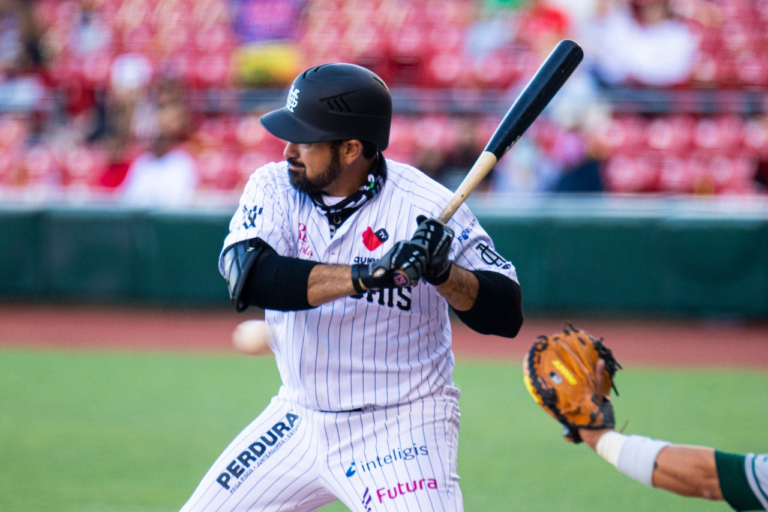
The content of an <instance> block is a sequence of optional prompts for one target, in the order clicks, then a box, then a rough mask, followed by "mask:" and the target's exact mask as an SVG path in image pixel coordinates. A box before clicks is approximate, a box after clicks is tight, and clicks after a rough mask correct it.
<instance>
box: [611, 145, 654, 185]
mask: <svg viewBox="0 0 768 512" xmlns="http://www.w3.org/2000/svg"><path fill="white" fill-rule="evenodd" d="M657 177H658V163H657V161H656V159H655V158H653V157H652V156H650V155H648V154H645V155H643V154H641V155H630V154H617V155H614V156H613V157H611V158H610V159H608V161H607V162H606V164H605V166H604V168H603V178H604V181H605V183H606V186H607V188H608V190H609V191H611V192H619V193H637V192H649V191H653V190H654V188H655V187H656V184H657Z"/></svg>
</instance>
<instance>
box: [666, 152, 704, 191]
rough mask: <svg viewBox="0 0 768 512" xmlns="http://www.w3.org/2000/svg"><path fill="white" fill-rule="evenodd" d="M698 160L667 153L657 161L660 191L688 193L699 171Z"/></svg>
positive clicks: (691, 189)
mask: <svg viewBox="0 0 768 512" xmlns="http://www.w3.org/2000/svg"><path fill="white" fill-rule="evenodd" d="M699 167H700V162H699V160H693V159H691V158H685V157H680V156H676V155H668V156H665V157H663V158H662V159H661V161H660V162H659V175H658V188H659V190H660V191H662V192H671V193H675V194H688V193H690V192H692V191H693V186H694V183H695V182H696V178H697V176H698V175H699V174H700V172H699V171H698V170H697V169H698V168H699Z"/></svg>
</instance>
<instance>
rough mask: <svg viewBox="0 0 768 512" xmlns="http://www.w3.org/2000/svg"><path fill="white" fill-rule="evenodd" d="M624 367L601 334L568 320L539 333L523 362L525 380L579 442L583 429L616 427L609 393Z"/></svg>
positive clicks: (567, 433) (565, 432) (566, 434)
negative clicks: (557, 329) (562, 325)
mask: <svg viewBox="0 0 768 512" xmlns="http://www.w3.org/2000/svg"><path fill="white" fill-rule="evenodd" d="M601 361H602V363H600V364H598V363H599V362H601ZM620 368H621V365H620V364H619V363H618V362H617V361H616V359H615V358H614V357H613V354H612V353H611V350H610V349H609V348H608V347H606V346H605V345H603V341H602V339H600V340H598V339H595V338H593V337H592V336H591V335H590V334H589V333H587V332H585V331H580V330H579V329H577V328H575V327H574V326H573V325H571V324H566V325H565V328H564V329H563V331H562V332H559V333H557V334H552V335H551V336H539V339H538V340H537V341H536V342H535V343H534V344H533V346H532V347H531V349H530V350H529V351H528V355H527V357H526V358H525V360H524V361H523V373H524V376H523V379H524V381H525V387H526V388H527V389H528V392H529V393H530V394H531V396H532V397H533V399H534V400H536V402H537V403H538V404H539V405H541V407H542V408H543V409H544V410H545V411H547V413H549V415H550V416H552V417H553V418H555V419H556V420H557V421H559V422H560V423H562V424H563V437H565V439H566V440H567V441H571V442H573V443H580V442H581V437H580V436H579V429H580V428H581V429H588V430H599V429H604V428H613V427H614V426H615V423H616V421H615V419H614V415H613V406H612V405H611V402H610V400H609V399H608V396H609V395H610V392H611V388H613V390H614V391H616V386H615V385H614V383H613V377H614V375H615V374H616V371H617V370H618V369H620ZM617 394H618V391H617Z"/></svg>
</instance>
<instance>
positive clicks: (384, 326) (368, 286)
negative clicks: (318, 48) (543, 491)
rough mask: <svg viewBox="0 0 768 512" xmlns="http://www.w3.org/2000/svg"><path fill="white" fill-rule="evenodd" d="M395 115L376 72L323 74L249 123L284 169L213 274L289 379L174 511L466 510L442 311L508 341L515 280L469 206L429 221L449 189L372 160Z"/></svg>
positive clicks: (308, 76)
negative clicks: (257, 316) (260, 316)
mask: <svg viewBox="0 0 768 512" xmlns="http://www.w3.org/2000/svg"><path fill="white" fill-rule="evenodd" d="M391 116H392V101H391V97H390V93H389V90H388V89H387V86H386V85H385V84H384V82H383V81H382V80H381V79H380V78H379V77H378V76H376V75H375V74H373V73H372V72H370V71H368V70H366V69H364V68H361V67H359V66H354V65H351V64H327V65H323V66H318V67H314V68H311V69H309V70H307V71H305V72H304V73H302V74H301V75H299V76H298V77H297V78H296V80H295V81H294V82H293V86H292V87H291V89H290V91H289V93H288V97H287V101H286V105H285V107H284V108H281V109H279V110H276V111H274V112H270V113H268V114H266V115H264V116H263V117H262V118H261V123H262V124H263V125H264V127H265V128H266V129H267V130H268V131H269V132H270V133H272V134H273V135H275V136H277V137H279V138H280V139H283V140H285V141H287V144H286V147H285V151H284V156H285V159H286V161H284V162H280V163H270V164H267V165H265V166H264V167H262V168H260V169H258V170H257V171H256V172H254V173H253V175H252V176H251V178H250V180H249V182H248V184H247V185H246V187H245V191H244V192H243V195H242V198H241V200H240V205H239V207H238V209H237V211H236V212H235V215H234V217H233V218H232V222H231V224H230V233H229V235H228V236H227V238H226V240H225V241H224V248H223V251H222V255H221V258H220V261H219V269H220V271H221V273H222V274H223V275H224V276H225V277H226V279H227V282H228V285H229V289H230V295H231V297H232V300H233V302H234V303H235V305H236V307H237V309H238V310H239V311H242V310H244V309H245V308H247V307H248V306H249V305H254V306H258V307H261V308H264V309H265V310H266V320H267V322H268V323H269V327H270V330H271V332H272V335H273V338H272V340H271V342H270V348H271V349H272V351H273V352H274V353H275V358H276V362H277V366H278V368H279V370H280V376H281V378H282V383H283V384H282V387H281V388H280V391H279V393H278V395H277V396H276V397H275V398H273V399H272V402H271V404H270V405H269V406H268V407H267V408H266V409H265V410H264V411H263V412H262V413H261V414H259V416H258V417H257V418H256V419H255V420H254V421H253V422H252V423H251V424H250V425H248V426H247V427H246V428H245V429H244V430H243V431H242V432H241V433H240V434H239V435H238V436H237V437H236V438H235V440H234V441H232V443H231V444H230V445H229V446H228V447H227V448H226V449H225V450H224V451H223V452H222V454H221V456H220V457H219V458H218V460H216V462H214V463H213V466H211V468H210V470H209V471H208V473H207V474H206V475H205V476H204V477H203V479H202V481H201V482H200V484H199V485H198V487H197V489H196V490H195V492H194V494H192V497H191V498H190V499H189V501H188V502H187V504H186V505H185V506H184V508H183V510H190V511H191V510H258V511H277V510H297V511H303V510H316V509H318V508H320V507H322V506H323V505H326V504H328V503H330V502H332V501H334V500H337V499H338V500H341V501H342V502H343V503H344V504H345V505H346V506H347V507H349V508H350V509H351V510H361V511H368V510H436V511H451V510H463V505H462V497H461V491H460V489H459V483H458V482H459V477H458V475H457V474H456V455H457V450H458V433H459V403H458V398H459V390H458V389H457V388H456V387H455V386H454V383H453V378H452V374H453V367H454V358H453V352H452V350H451V324H450V321H449V308H452V309H453V310H454V311H455V312H456V314H457V315H458V317H459V318H460V319H461V320H462V321H463V322H464V323H466V324H467V325H468V326H469V327H471V328H472V329H474V330H476V331H478V332H481V333H484V334H495V335H500V336H505V337H508V338H512V337H514V336H515V335H516V334H517V333H518V331H519V329H520V327H521V325H522V322H523V315H522V307H521V294H520V286H519V285H518V282H517V275H516V273H515V267H514V266H513V265H512V263H510V262H509V261H507V260H505V259H504V257H503V256H501V255H499V254H498V253H497V252H496V251H495V250H494V246H493V241H492V240H491V239H490V238H489V237H488V235H487V233H486V232H485V231H484V230H483V228H482V227H480V225H479V223H478V222H477V219H476V218H475V217H474V215H472V213H471V212H470V211H469V209H468V208H467V207H466V206H461V207H460V208H459V210H458V211H457V212H456V214H455V215H454V216H453V217H452V219H451V220H450V221H449V222H448V224H447V225H445V224H443V223H441V222H440V221H438V220H436V217H437V216H438V215H439V213H440V212H441V210H442V209H443V208H444V207H445V206H446V204H447V203H448V201H449V199H450V197H451V192H449V191H448V190H447V189H445V188H444V187H442V186H441V185H439V184H438V183H436V182H435V181H433V180H432V179H430V178H429V177H427V176H426V175H425V174H423V173H422V172H421V171H419V170H418V169H415V168H414V167H411V166H410V165H406V164H402V163H398V162H395V161H392V160H389V159H386V158H385V157H384V155H383V154H382V151H384V150H386V149H387V146H388V144H389V129H390V121H391ZM454 233H461V237H459V238H457V239H455V240H454ZM190 428H194V426H190Z"/></svg>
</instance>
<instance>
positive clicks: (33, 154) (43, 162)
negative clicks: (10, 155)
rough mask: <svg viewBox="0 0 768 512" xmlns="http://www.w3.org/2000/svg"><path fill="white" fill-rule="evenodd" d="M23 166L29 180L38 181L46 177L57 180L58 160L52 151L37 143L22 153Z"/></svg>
mask: <svg viewBox="0 0 768 512" xmlns="http://www.w3.org/2000/svg"><path fill="white" fill-rule="evenodd" d="M24 166H25V167H26V170H27V175H28V177H29V180H30V182H32V183H34V182H40V181H43V180H46V179H49V180H58V162H57V161H56V158H55V156H54V154H53V152H52V151H51V150H50V149H49V148H47V147H45V146H43V145H37V146H33V147H32V148H30V149H28V150H27V152H26V154H25V155H24Z"/></svg>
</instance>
